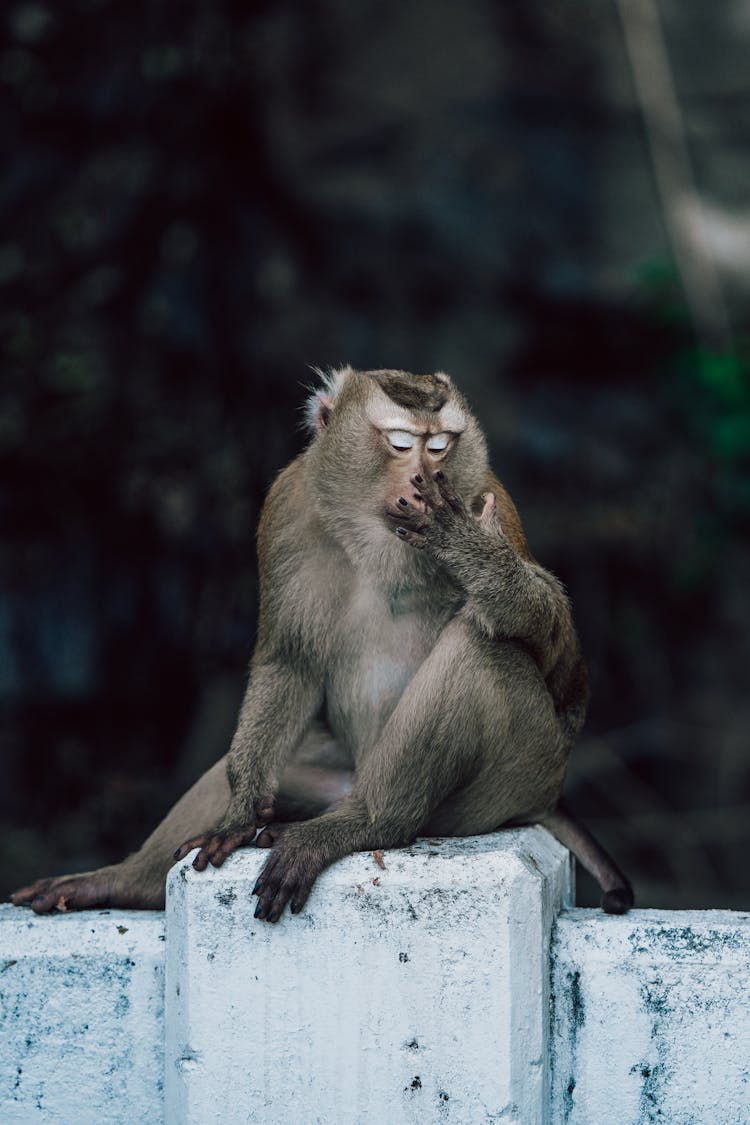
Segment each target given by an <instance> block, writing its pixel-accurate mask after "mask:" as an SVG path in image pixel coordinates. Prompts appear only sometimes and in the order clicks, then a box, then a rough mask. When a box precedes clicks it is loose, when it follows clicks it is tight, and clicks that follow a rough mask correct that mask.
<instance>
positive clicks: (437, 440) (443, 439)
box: [427, 434, 451, 453]
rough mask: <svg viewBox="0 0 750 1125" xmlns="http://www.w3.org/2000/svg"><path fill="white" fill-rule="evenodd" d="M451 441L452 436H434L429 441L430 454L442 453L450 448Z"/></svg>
mask: <svg viewBox="0 0 750 1125" xmlns="http://www.w3.org/2000/svg"><path fill="white" fill-rule="evenodd" d="M450 440H451V438H450V434H432V436H431V437H428V439H427V448H428V450H429V451H430V453H442V452H443V450H444V449H447V448H448V442H449V441H450Z"/></svg>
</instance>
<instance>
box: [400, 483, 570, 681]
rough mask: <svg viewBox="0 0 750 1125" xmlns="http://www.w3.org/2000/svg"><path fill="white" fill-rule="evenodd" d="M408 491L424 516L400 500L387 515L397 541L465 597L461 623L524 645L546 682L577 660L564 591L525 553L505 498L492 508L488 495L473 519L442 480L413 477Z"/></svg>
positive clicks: (495, 500)
mask: <svg viewBox="0 0 750 1125" xmlns="http://www.w3.org/2000/svg"><path fill="white" fill-rule="evenodd" d="M411 483H412V484H413V486H414V489H415V491H416V493H417V494H418V496H419V497H420V498H421V499H422V500H423V501H424V503H425V505H426V507H427V513H426V514H425V513H423V512H420V511H419V510H417V508H415V507H414V506H413V505H411V504H409V502H408V501H406V500H405V499H403V498H402V499H401V500H399V508H397V509H392V510H389V511H388V515H389V516H390V517H391V518H392V519H393V520H395V521H396V524H397V526H396V534H397V535H399V536H400V537H401V538H402V539H404V541H405V542H407V543H409V544H411V545H412V546H414V547H418V548H426V549H427V550H428V551H430V552H431V553H432V554H434V555H435V556H436V557H437V558H438V559H439V560H440V562H441V563H442V564H443V565H444V566H445V567H446V569H447V570H448V572H449V573H450V574H451V575H452V577H453V578H454V580H455V581H456V582H457V583H458V584H459V585H460V586H461V588H462V589H463V590H464V591H465V593H466V603H465V606H464V610H463V613H464V615H465V616H467V617H469V618H470V619H472V620H473V621H474V622H475V624H476V625H477V626H478V627H479V628H480V630H481V631H482V633H484V634H485V636H489V637H502V638H513V639H517V640H520V641H523V642H524V643H525V644H526V645H527V646H528V647H529V648H530V649H531V651H532V652H533V653H534V656H535V658H536V660H537V663H538V664H539V667H540V670H541V671H542V674H543V675H544V676H545V677H546V676H547V675H549V673H550V672H551V671H552V669H553V668H554V667H555V666H556V665H557V664H558V662H559V661H560V660H561V659H564V660H566V661H567V660H571V659H572V660H575V659H577V658H578V643H577V638H576V634H575V628H574V626H573V620H572V616H571V613H570V606H569V603H568V599H567V597H566V594H565V591H564V589H563V586H562V583H560V582H559V581H558V580H557V579H556V578H555V577H554V575H552V574H550V572H549V571H547V570H545V569H544V568H543V567H541V566H540V565H539V564H538V563H537V562H536V561H535V560H534V559H533V558H532V556H531V554H530V553H529V552H528V548H527V547H526V542H525V539H524V538H523V532H522V531H521V526H520V521H519V520H518V516H517V513H516V512H515V508H513V507H512V504H510V501H509V498H508V497H507V494H505V493H504V491H503V494H502V500H501V501H500V503H498V499H499V498H498V497H497V496H496V493H495V491H494V490H493V491H488V492H486V493H485V494H484V495H483V497H482V498H481V499H482V510H481V514H479V515H478V516H475V515H473V514H472V512H471V511H470V510H469V508H468V506H467V505H466V503H465V502H464V500H463V499H462V497H461V496H459V495H458V493H457V492H455V490H454V489H453V488H452V486H451V485H450V484H449V482H448V480H447V479H446V476H445V474H444V473H442V472H437V473H435V474H434V475H433V476H432V477H431V478H429V479H424V478H423V477H421V476H419V477H416V476H415V477H413V478H412V481H411ZM503 501H504V503H503ZM500 504H502V508H503V512H502V522H501V516H500V514H499V512H498V507H499V506H500ZM506 516H507V519H508V525H509V526H508V528H507V534H506V528H505V527H504V526H503V523H504V522H505V520H506ZM514 541H515V542H514Z"/></svg>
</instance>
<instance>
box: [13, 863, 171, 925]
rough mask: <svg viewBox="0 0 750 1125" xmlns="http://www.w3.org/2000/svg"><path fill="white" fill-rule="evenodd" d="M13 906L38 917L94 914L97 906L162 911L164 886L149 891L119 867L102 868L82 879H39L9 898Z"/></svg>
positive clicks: (58, 877)
mask: <svg viewBox="0 0 750 1125" xmlns="http://www.w3.org/2000/svg"><path fill="white" fill-rule="evenodd" d="M10 901H11V902H12V903H13V904H14V906H30V907H31V909H32V910H33V911H34V913H35V914H50V913H51V912H52V911H53V910H59V911H60V912H61V913H66V912H67V911H68V910H91V909H92V908H93V907H97V906H115V907H117V906H121V907H125V908H127V909H130V910H163V909H164V885H163V883H161V884H160V885H159V886H157V887H154V888H152V889H149V888H148V887H147V886H146V885H145V883H144V881H142V880H139V879H137V878H136V877H135V876H134V875H133V877H132V878H130V879H129V878H128V875H127V874H126V873H125V872H120V871H118V868H116V867H102V868H101V869H100V870H98V871H86V872H85V873H83V874H81V875H58V876H55V877H53V878H49V879H37V880H36V882H35V883H30V884H29V885H28V886H27V887H20V888H19V889H18V890H17V891H14V892H13V894H12V895H11V896H10Z"/></svg>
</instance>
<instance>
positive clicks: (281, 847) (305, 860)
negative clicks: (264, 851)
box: [253, 824, 330, 922]
mask: <svg viewBox="0 0 750 1125" xmlns="http://www.w3.org/2000/svg"><path fill="white" fill-rule="evenodd" d="M300 828H304V826H301V825H296V824H292V825H290V826H289V827H288V828H287V829H286V831H285V832H284V834H283V835H282V836H281V837H280V838H278V839H277V841H276V843H275V845H274V848H273V850H272V852H271V854H270V856H269V857H268V859H267V860H266V862H265V865H264V867H263V870H262V871H261V873H260V875H259V877H258V880H257V882H256V884H255V886H254V887H253V894H254V895H257V896H258V905H257V906H256V907H255V917H256V918H263V919H264V920H265V921H266V922H278V920H279V918H280V917H281V915H282V912H283V910H284V907H285V906H286V905H287V903H288V904H289V909H290V910H291V912H292V914H298V913H299V912H300V910H301V909H302V907H303V906H304V905H305V903H306V902H307V899H308V897H309V895H310V891H311V890H312V888H313V884H314V883H315V880H316V879H317V877H318V875H320V873H321V871H322V870H323V869H324V868H325V867H327V866H328V863H329V862H330V860H329V859H327V858H325V857H324V853H322V852H321V850H320V849H319V848H317V849H316V848H312V847H310V846H306V845H305V843H304V841H303V840H302V839H298V838H297V835H296V834H295V830H298V832H299V829H300Z"/></svg>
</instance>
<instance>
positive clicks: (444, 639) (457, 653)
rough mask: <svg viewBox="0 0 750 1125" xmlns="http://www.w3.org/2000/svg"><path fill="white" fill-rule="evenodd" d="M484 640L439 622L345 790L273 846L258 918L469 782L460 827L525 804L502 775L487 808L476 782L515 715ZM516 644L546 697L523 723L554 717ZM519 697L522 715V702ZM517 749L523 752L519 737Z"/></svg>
mask: <svg viewBox="0 0 750 1125" xmlns="http://www.w3.org/2000/svg"><path fill="white" fill-rule="evenodd" d="M485 647H487V648H489V647H490V643H489V642H481V643H480V644H479V645H478V644H477V638H476V630H475V629H473V627H472V626H470V625H467V623H466V622H464V621H462V620H459V619H455V620H454V621H453V622H451V623H450V624H449V625H448V626H447V627H446V628H445V629H444V630H443V633H442V634H441V636H440V638H439V640H438V642H437V644H436V646H435V648H434V649H433V651H432V652H431V653H430V655H429V657H428V658H427V660H425V662H424V663H423V664H422V666H421V667H420V669H419V670H418V672H417V674H416V676H415V677H414V679H413V680H412V681H411V683H410V684H409V686H408V687H407V689H406V691H405V692H404V695H403V696H402V698H401V700H400V701H399V703H398V705H397V707H396V709H395V711H394V712H393V714H392V715H391V717H390V719H389V720H388V722H387V723H386V725H385V728H384V730H383V732H382V734H381V736H380V738H379V739H378V742H377V743H376V744H375V746H374V747H373V748H372V749H371V750H370V751H369V753H368V754H367V756H366V757H365V759H364V760H363V761H361V762H360V763H358V765H357V771H356V774H355V779H354V786H353V788H352V792H351V794H350V795H349V797H347V798H345V799H344V800H343V801H341V802H340V804H339V805H338V807H337V808H335V809H333V810H331V811H329V812H328V813H326V814H325V815H323V816H321V817H317V818H315V819H314V820H308V821H306V822H305V823H304V824H294V825H291V826H290V827H289V828H288V829H287V831H286V832H285V833H284V835H283V836H282V837H281V839H280V840H279V842H278V843H277V844H276V846H275V847H274V849H273V852H272V853H271V855H270V857H269V859H268V861H267V863H266V865H265V867H264V868H263V871H262V872H261V875H260V878H259V879H258V881H257V884H256V887H255V888H254V891H255V893H257V894H258V907H257V911H256V917H259V918H265V919H266V920H268V921H270V922H275V921H277V920H278V919H279V917H280V916H281V913H282V911H283V909H284V907H285V905H286V904H287V903H288V904H289V905H290V908H291V910H292V912H293V913H297V912H298V911H299V910H301V909H302V907H303V905H304V903H305V901H306V899H307V897H308V895H309V893H310V890H311V889H312V886H313V884H314V882H315V880H316V878H317V876H318V875H319V874H320V872H321V871H322V870H323V869H324V868H325V867H327V866H328V865H329V864H330V863H332V862H334V861H335V860H336V859H340V858H341V857H342V856H345V855H348V854H349V853H351V852H354V851H359V850H364V849H370V848H385V847H398V846H402V845H404V844H407V843H409V842H410V841H411V840H413V839H414V837H415V836H416V835H417V834H418V832H419V830H420V829H421V828H422V827H423V826H425V825H426V824H428V823H430V816H431V814H432V812H433V810H435V809H437V808H438V807H442V806H443V805H444V803H445V802H446V800H447V799H448V798H449V796H450V795H451V794H453V793H455V792H462V791H464V790H465V789H466V787H467V785H469V784H470V783H472V782H474V783H475V784H476V785H477V795H476V797H475V798H474V800H473V802H471V803H469V804H468V805H467V808H468V809H469V813H468V814H467V815H465V816H463V818H462V819H461V821H460V822H457V832H456V834H472V833H473V832H481V831H485V832H486V831H489V830H490V829H492V828H495V827H497V826H498V825H499V824H500V823H502V822H503V821H504V820H507V819H508V818H509V817H510V816H511V815H513V814H514V813H519V814H520V813H521V812H525V811H527V809H528V807H529V806H528V805H527V804H526V800H527V798H528V794H526V793H525V792H524V793H522V794H521V795H518V794H517V793H516V792H514V791H513V790H512V789H511V790H510V791H509V792H507V793H504V791H503V785H502V781H498V782H496V784H495V787H494V788H493V789H492V791H491V793H492V798H493V803H492V804H491V806H488V804H487V800H488V799H487V795H486V790H487V786H486V785H480V784H479V782H478V781H477V779H478V777H479V775H480V774H481V773H482V771H485V770H487V769H488V768H489V769H490V770H491V769H492V768H493V766H492V762H491V759H492V755H493V753H494V751H495V748H496V746H497V744H498V743H499V744H500V746H501V747H502V746H503V745H504V744H505V743H507V742H508V741H509V740H510V739H511V737H512V734H513V731H512V721H513V722H518V718H517V715H516V711H517V708H516V707H515V705H514V704H513V702H512V700H511V701H507V700H506V697H507V691H505V690H503V687H502V684H500V683H499V682H498V671H497V669H496V667H495V666H493V664H492V661H491V660H489V661H488V660H487V658H486V653H485ZM509 647H510V646H505V648H506V649H508V648H509ZM512 652H513V659H514V660H515V661H516V662H519V661H522V662H524V666H525V667H527V668H528V669H529V673H528V674H529V676H530V677H532V678H533V681H534V684H535V685H537V688H538V691H539V693H540V696H541V697H542V699H544V700H546V711H545V712H544V714H543V715H542V716H541V717H540V719H539V720H537V718H536V715H535V713H534V709H533V708H532V709H531V714H530V715H529V724H527V725H531V726H534V727H535V728H536V727H538V726H540V725H541V722H542V721H543V720H547V721H548V722H549V723H554V722H555V719H554V712H553V708H552V703H551V700H550V698H549V695H548V694H547V693H546V691H545V689H544V686H543V684H542V681H541V678H540V676H539V673H538V670H537V669H536V666H535V665H534V663H533V661H532V660H531V658H530V657H529V656H528V655H527V654H525V653H522V652H521V651H520V649H518V648H514V649H513V650H512ZM498 696H499V698H500V701H499V702H498ZM522 703H523V706H522V707H521V710H522V711H523V712H524V715H523V716H522V718H521V721H522V722H523V719H524V718H525V700H524V701H522ZM488 707H489V710H488ZM523 729H524V728H523V727H522V728H521V730H522V731H523ZM520 737H521V738H523V737H525V735H523V734H521V736H520ZM539 741H540V742H541V741H542V740H541V735H540V736H539ZM512 756H513V755H511V757H512ZM517 757H518V758H519V759H522V758H523V744H521V745H520V746H519V747H518V754H517ZM488 762H489V763H490V764H489V767H488ZM561 776H562V773H560V778H561ZM519 784H520V783H519ZM517 788H518V785H517ZM496 794H499V795H500V796H499V797H498V796H496ZM556 797H557V789H554V791H553V792H551V793H550V795H549V797H546V795H545V799H544V801H543V803H542V802H541V798H539V799H540V804H539V806H538V807H539V808H540V809H541V810H544V811H547V810H549V809H551V808H552V806H553V804H554V801H555V799H556ZM534 807H537V806H534Z"/></svg>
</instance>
